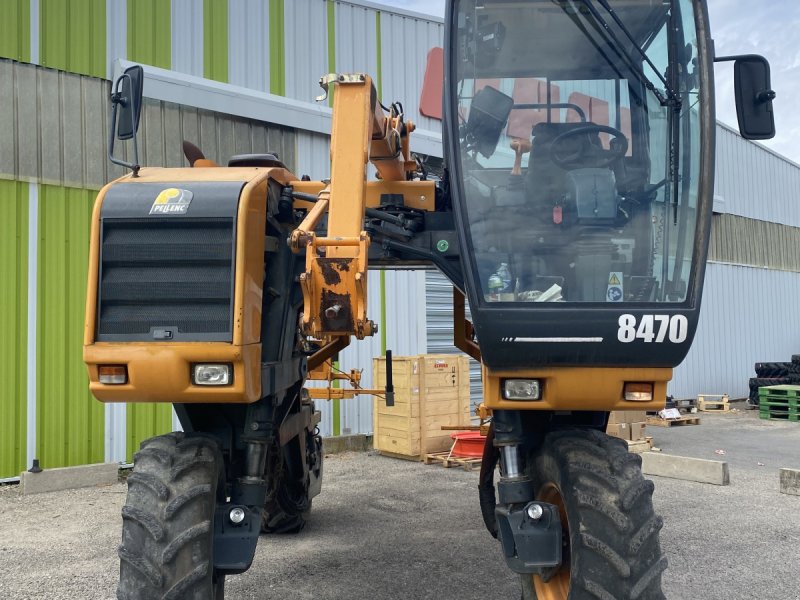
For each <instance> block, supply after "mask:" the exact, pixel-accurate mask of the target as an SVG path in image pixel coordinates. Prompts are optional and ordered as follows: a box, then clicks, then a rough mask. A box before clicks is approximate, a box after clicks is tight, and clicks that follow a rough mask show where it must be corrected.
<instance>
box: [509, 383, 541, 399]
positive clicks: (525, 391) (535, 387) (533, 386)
mask: <svg viewBox="0 0 800 600" xmlns="http://www.w3.org/2000/svg"><path fill="white" fill-rule="evenodd" d="M541 392H542V387H541V383H540V382H539V380H538V379H506V380H505V383H504V384H503V397H504V398H505V399H506V400H540V399H541Z"/></svg>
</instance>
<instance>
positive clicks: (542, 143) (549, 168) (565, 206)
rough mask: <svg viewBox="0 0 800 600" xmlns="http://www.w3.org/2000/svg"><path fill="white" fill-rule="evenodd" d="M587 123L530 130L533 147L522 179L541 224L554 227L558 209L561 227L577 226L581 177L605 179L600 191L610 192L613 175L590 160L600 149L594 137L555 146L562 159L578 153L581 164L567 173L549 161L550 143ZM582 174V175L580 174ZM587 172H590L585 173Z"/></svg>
mask: <svg viewBox="0 0 800 600" xmlns="http://www.w3.org/2000/svg"><path fill="white" fill-rule="evenodd" d="M587 125H591V123H583V122H578V123H538V124H537V125H535V126H534V128H533V143H532V148H531V154H530V159H529V162H528V172H527V176H526V194H527V197H528V200H529V202H530V206H532V207H533V209H534V211H535V212H536V214H537V216H538V218H539V219H540V220H541V222H542V224H548V223H549V224H550V225H551V226H554V225H556V224H557V223H556V222H555V221H556V218H555V213H554V209H555V208H556V207H559V206H560V207H561V223H562V224H563V226H564V227H570V226H572V225H575V224H576V223H577V218H578V217H577V207H576V198H577V196H578V188H580V187H582V186H581V179H582V174H583V173H586V174H589V173H590V174H591V177H593V178H596V177H598V175H600V177H601V179H607V180H608V181H606V182H605V183H606V184H607V185H604V186H603V187H604V188H606V189H609V188H611V189H613V187H614V172H613V171H612V170H611V169H610V168H608V167H598V161H597V160H596V159H595V158H594V157H595V156H596V152H597V151H598V150H601V149H602V143H601V141H600V136H599V134H598V133H596V132H595V133H587V134H586V135H575V136H572V137H569V138H566V139H564V140H563V141H561V142H559V148H558V149H559V151H560V154H562V155H570V154H573V153H580V155H581V156H582V160H581V161H580V162H578V163H576V164H575V165H574V167H573V168H572V169H570V170H567V169H565V168H562V167H561V166H559V165H557V164H556V163H555V162H554V161H553V157H552V148H553V141H554V140H555V139H556V138H558V137H559V136H560V135H562V134H564V133H566V132H568V131H573V130H575V129H580V128H581V127H586V126H587ZM584 169H585V170H586V171H583V170H584ZM589 170H591V171H589Z"/></svg>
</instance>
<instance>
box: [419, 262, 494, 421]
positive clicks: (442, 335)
mask: <svg viewBox="0 0 800 600" xmlns="http://www.w3.org/2000/svg"><path fill="white" fill-rule="evenodd" d="M466 308H467V310H466V314H467V318H469V305H467V307H466ZM425 315H426V325H427V326H426V339H425V342H426V351H427V352H428V353H429V354H463V353H462V352H461V350H459V349H458V348H456V347H455V346H454V345H453V284H452V283H450V281H449V280H448V279H447V278H446V277H445V276H444V275H442V274H441V273H440V272H439V271H426V272H425ZM469 384H470V396H471V399H472V405H473V407H474V406H477V405H478V404H480V402H481V401H482V400H483V383H482V381H481V365H480V363H479V362H478V361H476V360H474V359H472V358H470V359H469Z"/></svg>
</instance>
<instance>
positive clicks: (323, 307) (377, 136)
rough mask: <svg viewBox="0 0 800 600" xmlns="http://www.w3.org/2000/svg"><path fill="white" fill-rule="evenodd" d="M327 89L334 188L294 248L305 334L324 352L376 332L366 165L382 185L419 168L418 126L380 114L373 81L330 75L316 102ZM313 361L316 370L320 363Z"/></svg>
mask: <svg viewBox="0 0 800 600" xmlns="http://www.w3.org/2000/svg"><path fill="white" fill-rule="evenodd" d="M330 85H336V86H337V90H336V95H335V98H334V104H333V127H332V131H331V179H330V183H329V184H328V185H327V186H325V187H324V188H323V189H322V190H321V191H320V192H319V193H318V196H317V197H318V200H317V201H316V202H315V203H314V204H313V207H312V208H311V210H310V211H309V212H308V213H307V216H306V217H305V219H304V220H303V222H302V223H301V224H300V226H299V227H298V228H297V229H296V230H295V231H294V232H293V233H292V236H291V238H290V242H289V243H290V246H291V248H292V249H293V250H294V251H295V252H301V251H303V250H305V252H306V270H305V272H304V273H302V274H301V276H300V284H301V286H302V289H303V301H304V310H303V316H302V322H301V326H302V328H303V331H304V333H305V334H306V335H309V336H312V337H314V338H316V339H319V340H322V341H323V342H325V343H326V344H327V346H326V347H328V346H332V345H333V344H335V345H336V346H337V347H338V349H341V348H343V347H344V346H345V345H347V341H346V340H349V339H350V336H352V335H355V336H356V337H357V338H358V339H363V338H364V337H366V336H370V335H374V334H375V333H376V331H377V327H376V326H375V324H374V323H373V322H372V321H371V320H369V319H368V318H367V262H368V256H367V253H368V248H369V244H370V239H369V236H368V235H367V233H366V232H365V231H364V214H365V210H366V208H367V181H366V167H367V162H372V164H373V165H375V168H376V169H377V172H378V176H379V177H380V178H381V179H382V180H384V181H392V182H398V185H403V184H402V183H399V182H406V181H407V180H408V179H409V176H410V174H411V173H413V172H414V171H415V169H416V164H415V162H414V161H412V160H411V157H410V151H409V135H410V133H411V132H412V131H413V130H414V125H413V123H411V122H404V121H403V115H402V114H396V112H395V111H394V110H393V111H392V112H391V113H390V114H389V115H386V114H385V113H384V112H383V109H382V108H381V105H380V103H379V102H378V97H377V93H376V91H375V87H374V85H373V84H372V79H371V78H370V77H369V76H368V75H366V74H363V73H355V74H330V75H326V76H325V77H323V78H322V79H320V87H322V89H323V90H325V94H323V95H322V96H320V97H319V98H317V100H319V101H321V100H324V99H325V98H326V97H327V92H328V87H329V86H330ZM409 185H413V184H411V183H409ZM423 199H424V197H423ZM323 215H327V233H326V235H324V236H317V235H316V234H315V232H314V231H315V229H316V228H317V226H318V224H319V223H320V222H321V219H322V217H323ZM323 351H325V347H323V349H322V350H320V352H323ZM312 359H313V357H312ZM309 362H310V366H311V364H313V363H315V362H317V363H318V362H320V361H314V360H310V361H309Z"/></svg>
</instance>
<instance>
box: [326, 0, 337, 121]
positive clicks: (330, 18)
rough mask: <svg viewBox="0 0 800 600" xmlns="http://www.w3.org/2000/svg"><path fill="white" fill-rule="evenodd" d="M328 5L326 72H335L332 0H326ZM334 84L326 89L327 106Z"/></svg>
mask: <svg viewBox="0 0 800 600" xmlns="http://www.w3.org/2000/svg"><path fill="white" fill-rule="evenodd" d="M326 4H327V5H328V9H327V10H328V73H336V5H335V4H334V3H333V0H326ZM335 94H336V86H335V85H332V86H331V87H330V89H329V90H328V106H331V107H332V106H333V97H334V95H335Z"/></svg>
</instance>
